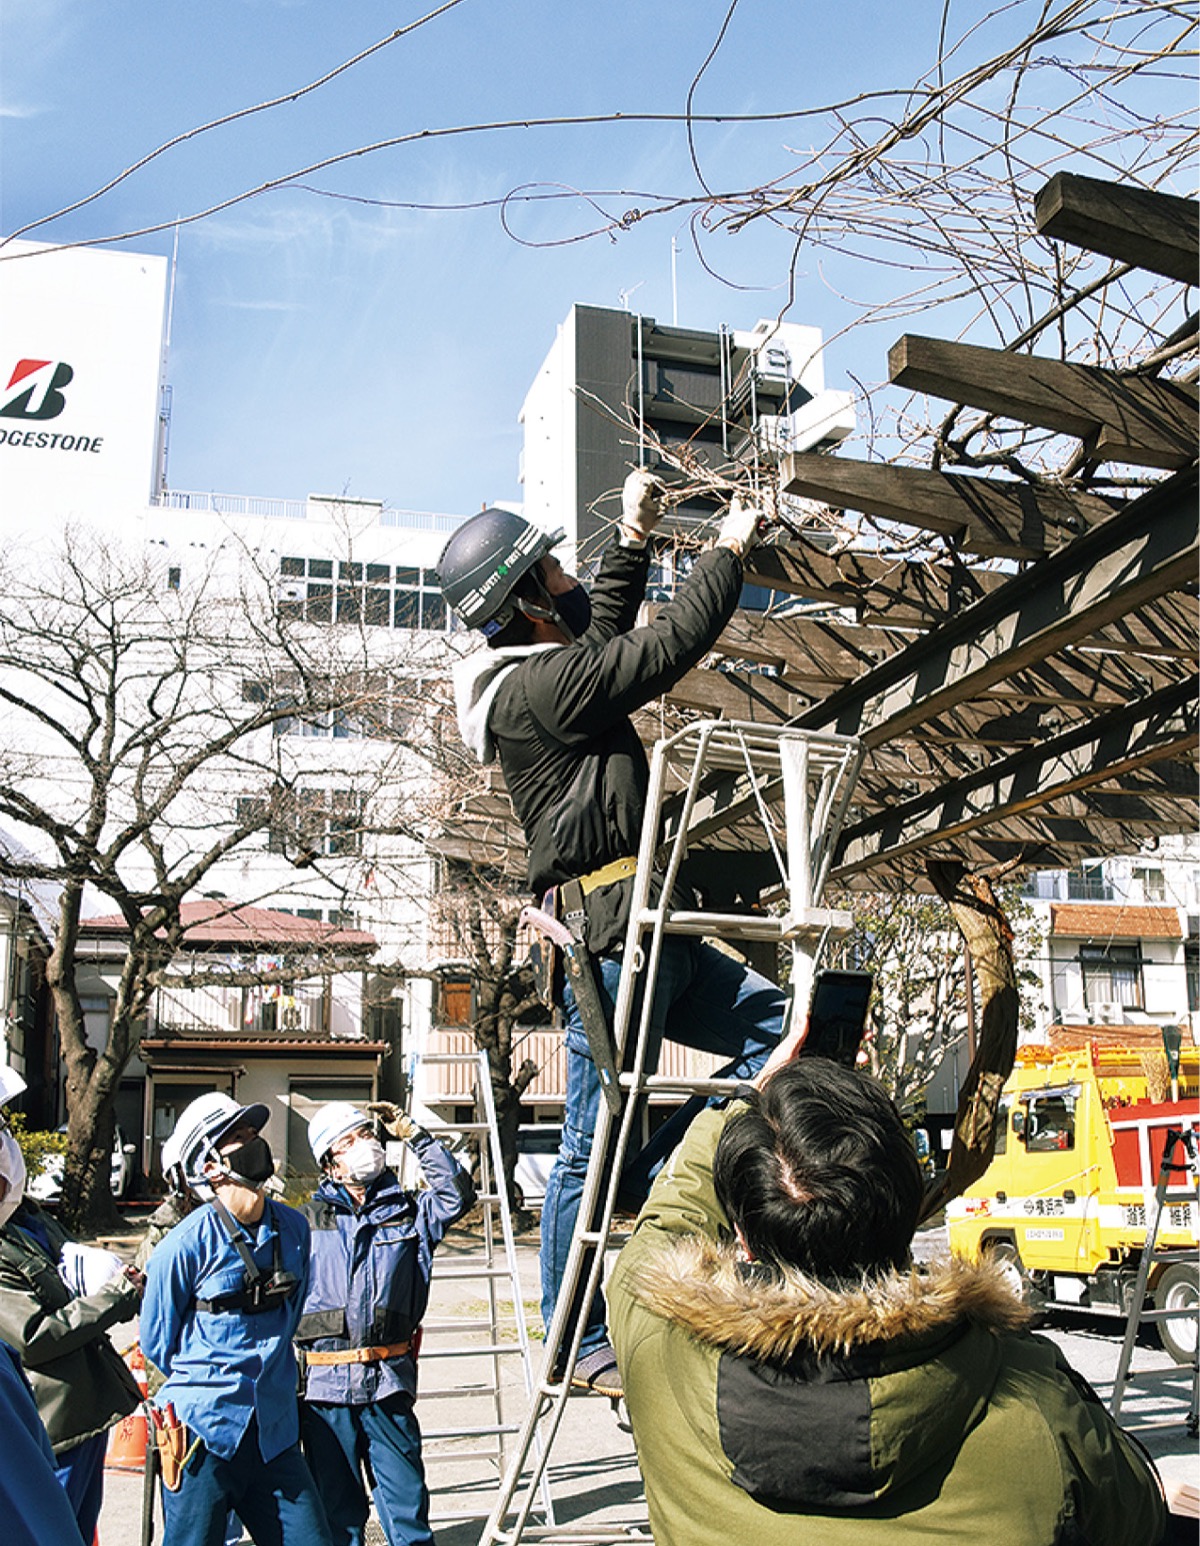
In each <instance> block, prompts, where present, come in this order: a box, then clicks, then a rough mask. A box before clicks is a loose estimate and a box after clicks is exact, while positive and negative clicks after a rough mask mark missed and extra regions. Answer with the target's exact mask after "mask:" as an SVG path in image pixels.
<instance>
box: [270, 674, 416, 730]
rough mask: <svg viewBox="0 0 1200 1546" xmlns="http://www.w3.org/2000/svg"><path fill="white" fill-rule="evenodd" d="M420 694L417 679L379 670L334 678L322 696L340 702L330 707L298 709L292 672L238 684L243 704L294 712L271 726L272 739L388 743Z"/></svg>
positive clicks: (297, 689)
mask: <svg viewBox="0 0 1200 1546" xmlns="http://www.w3.org/2000/svg"><path fill="white" fill-rule="evenodd" d="M327 687H328V684H327ZM335 689H336V690H335ZM423 692H424V682H423V680H422V679H421V678H420V677H399V676H394V675H392V674H391V673H389V672H384V671H366V672H353V673H349V674H347V675H346V676H345V677H344V678H341V679H339V680H338V681H337V682H336V683H335V684H333V687H332V688H329V690H327V692H326V694H325V696H327V697H337V698H338V699H340V700H341V701H340V702H339V703H338V704H337V706H336V707H331V708H323V709H307V710H305V709H304V708H302V706H301V703H302V697H303V694H302V689H301V684H300V677H299V674H298V673H297V672H294V671H281V672H279V674H278V675H277V676H275V677H274V678H272V679H271V680H270V681H263V680H261V679H255V678H247V679H246V680H244V681H243V682H242V702H243V703H260V704H271V705H273V706H274V707H275V708H278V709H283V710H289V709H294V711H295V712H294V713H288V712H284V713H282V714H280V716H279V718H278V719H276V720H273V721H272V724H271V730H272V733H273V734H274V735H277V736H284V735H294V736H302V737H308V738H316V739H318V740H334V741H341V740H389V739H392V738H394V737H397V736H401V735H403V734H404V733H405V732H406V731H407V730H408V728H409V726H410V725H411V723H412V718H413V713H414V707H415V705H416V704H417V703H419V702H420V701H421V698H422V695H423Z"/></svg>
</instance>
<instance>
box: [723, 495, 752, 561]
mask: <svg viewBox="0 0 1200 1546" xmlns="http://www.w3.org/2000/svg"><path fill="white" fill-rule="evenodd" d="M762 519H763V513H762V511H761V510H758V509H756V508H755V507H754V505H748V504H745V503H744V502H743V501H742V500H741V499H739V498H738V497H737V495H734V498H733V503H732V504H731V505H730V506H729V512H728V514H727V515H726V517H725V519H724V520H723V521H722V522H721V530H720V531H719V532H718V533H717V546H718V547H719V548H732V549H733V551H734V552H735V553H736V554H737V555H738V557H739V558H745V556H746V554H747V553H748V552H749V551H750V549H751V548H752V547H753V546H754V544H755V543H756V542H757V541H758V523H759V522H760V521H761V520H762Z"/></svg>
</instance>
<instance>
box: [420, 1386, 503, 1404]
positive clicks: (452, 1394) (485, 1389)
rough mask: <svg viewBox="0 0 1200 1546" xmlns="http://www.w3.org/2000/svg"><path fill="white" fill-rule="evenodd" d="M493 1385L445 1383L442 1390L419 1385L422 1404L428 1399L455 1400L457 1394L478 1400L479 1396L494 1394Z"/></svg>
mask: <svg viewBox="0 0 1200 1546" xmlns="http://www.w3.org/2000/svg"><path fill="white" fill-rule="evenodd" d="M495 1394H496V1387H495V1386H494V1385H447V1386H446V1388H445V1389H444V1390H426V1389H425V1387H424V1386H422V1387H421V1404H422V1406H424V1405H425V1404H426V1402H429V1401H457V1400H458V1398H459V1396H470V1397H471V1399H472V1400H473V1401H478V1400H479V1398H480V1397H481V1396H494V1395H495Z"/></svg>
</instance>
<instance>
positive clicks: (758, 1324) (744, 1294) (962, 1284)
mask: <svg viewBox="0 0 1200 1546" xmlns="http://www.w3.org/2000/svg"><path fill="white" fill-rule="evenodd" d="M632 1288H633V1292H634V1294H635V1295H636V1297H637V1298H638V1299H639V1300H640V1301H641V1303H642V1304H644V1305H645V1306H646V1308H647V1309H648V1310H651V1311H653V1313H654V1314H655V1315H660V1316H662V1317H663V1318H664V1319H665V1320H670V1321H674V1322H675V1323H676V1324H677V1325H679V1326H682V1327H683V1328H684V1329H685V1330H687V1331H689V1332H690V1333H691V1335H692V1336H694V1337H696V1338H698V1339H699V1340H700V1341H701V1342H707V1343H710V1344H711V1345H712V1346H714V1347H718V1348H721V1349H722V1350H724V1351H728V1352H731V1353H734V1354H737V1355H738V1356H740V1357H747V1358H754V1359H758V1360H760V1361H762V1362H766V1363H776V1364H778V1363H787V1362H789V1361H790V1360H791V1359H793V1358H794V1357H796V1356H797V1355H802V1354H804V1353H808V1354H810V1355H816V1356H818V1357H820V1356H825V1355H830V1354H835V1355H838V1354H840V1355H845V1354H849V1353H851V1352H853V1351H855V1350H856V1349H859V1348H862V1347H864V1346H872V1345H875V1346H877V1345H878V1344H880V1343H894V1342H896V1341H900V1340H904V1341H908V1340H911V1339H913V1338H919V1337H921V1336H923V1335H927V1334H929V1333H932V1332H940V1331H944V1330H945V1329H946V1328H947V1327H949V1326H952V1325H954V1324H955V1323H958V1322H963V1321H966V1322H969V1323H972V1324H974V1325H978V1326H982V1327H985V1328H988V1329H990V1330H992V1331H1015V1330H1018V1329H1019V1328H1021V1327H1023V1326H1025V1325H1026V1324H1027V1323H1028V1321H1029V1312H1028V1311H1027V1310H1026V1308H1025V1306H1024V1305H1022V1303H1021V1302H1020V1300H1019V1299H1017V1298H1016V1296H1015V1295H1014V1294H1013V1293H1012V1291H1011V1289H1010V1288H1009V1287H1008V1284H1007V1282H1006V1281H1005V1279H1004V1278H1003V1277H1002V1275H1001V1273H1000V1270H999V1269H998V1268H996V1267H995V1266H993V1265H991V1264H990V1263H980V1264H978V1265H971V1264H969V1263H967V1262H964V1261H960V1260H959V1259H958V1258H957V1257H950V1258H947V1259H945V1260H942V1261H938V1262H936V1263H933V1264H931V1265H930V1266H928V1267H913V1268H912V1269H911V1270H910V1271H908V1272H890V1273H888V1274H886V1275H885V1276H884V1277H882V1278H878V1279H868V1280H864V1281H863V1282H861V1283H859V1284H856V1285H855V1286H853V1287H850V1288H847V1287H842V1288H831V1287H829V1286H828V1285H826V1284H824V1283H821V1282H819V1281H818V1280H816V1279H815V1278H810V1277H806V1276H805V1275H804V1274H803V1273H802V1272H797V1271H792V1270H788V1271H786V1272H784V1273H779V1274H777V1273H774V1272H769V1271H765V1270H763V1269H761V1268H757V1267H755V1266H753V1265H749V1264H747V1263H745V1262H743V1261H740V1260H739V1259H738V1257H737V1254H736V1250H735V1248H734V1247H733V1246H729V1245H722V1244H718V1243H717V1242H716V1241H714V1240H711V1239H709V1238H708V1237H707V1236H701V1235H685V1236H681V1237H680V1238H678V1239H677V1240H676V1241H674V1242H673V1244H672V1246H671V1248H670V1249H669V1250H666V1251H662V1252H660V1253H658V1254H657V1255H656V1256H655V1258H654V1259H653V1260H652V1261H651V1262H649V1263H647V1264H646V1265H645V1266H644V1267H643V1268H642V1270H641V1272H640V1273H639V1274H638V1275H637V1277H636V1278H635V1280H634V1282H633V1285H632Z"/></svg>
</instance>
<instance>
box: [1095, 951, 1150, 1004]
mask: <svg viewBox="0 0 1200 1546" xmlns="http://www.w3.org/2000/svg"><path fill="white" fill-rule="evenodd" d="M1079 965H1080V967H1081V969H1082V971H1083V997H1084V1002H1085V1003H1086V1005H1087V1007H1088V1011H1089V1013H1090V1012H1094V1011H1095V1010H1096V1009H1097V1008H1098V1007H1099V1006H1100V1005H1101V1004H1120V1005H1122V1006H1123V1007H1124V1008H1127V1009H1141V1008H1142V949H1141V946H1140V945H1081V946H1080V948H1079Z"/></svg>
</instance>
